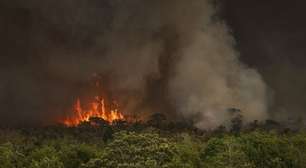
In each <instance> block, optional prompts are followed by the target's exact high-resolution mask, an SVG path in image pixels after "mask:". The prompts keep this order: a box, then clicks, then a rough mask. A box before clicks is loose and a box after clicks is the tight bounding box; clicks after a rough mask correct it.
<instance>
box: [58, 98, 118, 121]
mask: <svg viewBox="0 0 306 168" xmlns="http://www.w3.org/2000/svg"><path fill="white" fill-rule="evenodd" d="M114 104H115V103H114ZM73 111H74V113H73V114H72V116H70V117H67V118H66V119H64V121H63V123H64V124H65V125H66V126H77V125H79V124H80V123H81V122H84V121H89V120H90V118H92V117H96V118H101V119H103V120H106V121H108V122H110V123H112V122H113V121H115V120H124V116H123V115H122V113H120V112H119V110H118V105H116V104H115V107H108V106H106V103H105V99H103V98H102V97H99V96H96V97H95V100H94V101H92V102H91V103H90V104H89V108H88V109H87V110H85V109H84V108H83V107H82V104H81V100H80V99H79V98H78V99H77V100H76V102H75V104H74V108H73Z"/></svg>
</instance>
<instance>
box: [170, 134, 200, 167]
mask: <svg viewBox="0 0 306 168" xmlns="http://www.w3.org/2000/svg"><path fill="white" fill-rule="evenodd" d="M200 148H201V143H200V142H196V140H195V139H194V138H192V137H191V136H190V135H189V134H182V140H181V141H180V142H178V143H177V144H176V149H177V155H175V157H174V160H173V161H172V166H173V167H176V168H196V167H201V161H200V157H199V156H200Z"/></svg>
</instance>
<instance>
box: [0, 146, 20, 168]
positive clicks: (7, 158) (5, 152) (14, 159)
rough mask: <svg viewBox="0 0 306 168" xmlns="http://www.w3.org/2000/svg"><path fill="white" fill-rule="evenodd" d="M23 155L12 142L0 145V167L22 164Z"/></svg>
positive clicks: (16, 167)
mask: <svg viewBox="0 0 306 168" xmlns="http://www.w3.org/2000/svg"><path fill="white" fill-rule="evenodd" d="M24 158H25V157H24V155H23V154H21V153H19V152H17V151H16V150H15V149H14V146H13V144H12V143H5V144H2V145H0V168H19V167H22V166H23V164H24Z"/></svg>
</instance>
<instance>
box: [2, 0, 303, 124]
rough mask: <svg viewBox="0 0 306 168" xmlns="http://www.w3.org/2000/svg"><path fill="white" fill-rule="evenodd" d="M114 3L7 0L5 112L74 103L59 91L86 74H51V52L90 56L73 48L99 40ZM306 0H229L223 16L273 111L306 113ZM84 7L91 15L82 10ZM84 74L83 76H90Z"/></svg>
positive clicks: (4, 4) (85, 47)
mask: <svg viewBox="0 0 306 168" xmlns="http://www.w3.org/2000/svg"><path fill="white" fill-rule="evenodd" d="M64 2H65V3H64ZM72 2H73V3H72ZM109 2H110V1H107V0H100V1H84V0H75V1H69V0H66V1H63V3H57V2H55V1H53V0H45V1H38V0H29V1H24V0H1V1H0V35H1V36H0V50H1V55H0V76H1V80H0V92H1V95H0V104H1V105H3V104H5V106H2V108H1V113H0V117H1V118H2V119H3V118H4V120H5V119H8V121H9V120H10V119H11V118H14V117H15V114H14V113H10V112H8V111H20V109H23V110H21V111H22V112H20V113H19V115H20V116H21V118H23V117H28V116H29V115H32V113H27V110H25V109H31V110H33V109H35V110H36V111H43V110H45V106H46V103H51V104H53V105H52V106H53V107H57V106H59V109H55V111H56V110H60V108H61V107H60V106H62V105H63V104H62V105H59V103H58V102H59V100H58V99H60V100H61V101H62V102H66V103H67V102H68V103H71V102H69V100H70V99H68V101H67V97H65V96H59V97H57V96H56V94H57V93H59V92H60V93H65V94H63V95H71V94H74V92H73V90H74V89H73V88H71V83H78V81H77V79H75V78H74V76H73V75H69V76H70V78H69V79H67V78H65V79H63V78H62V76H61V75H62V74H61V73H64V72H62V71H61V73H59V74H56V73H50V71H49V70H48V67H47V65H48V64H47V62H48V61H50V60H48V54H49V53H52V52H58V53H59V56H58V57H60V54H64V55H65V58H66V60H65V61H64V63H66V62H69V59H73V60H74V62H79V63H81V62H82V61H83V60H82V59H83V58H82V57H78V59H77V60H75V58H74V57H72V56H69V55H73V54H75V53H78V54H80V55H86V53H87V52H88V51H91V48H92V46H95V43H96V41H95V38H96V36H97V35H99V36H103V34H104V32H103V30H107V29H108V20H111V18H112V16H111V15H110V14H109V13H110V12H109V11H110V10H111V5H110V3H109ZM71 4H75V5H71ZM305 6H306V1H304V0H290V1H282V0H223V5H222V8H221V12H222V17H223V18H224V20H225V21H226V22H227V23H228V25H229V27H230V28H231V29H232V31H233V35H234V36H235V38H236V40H237V48H238V50H239V51H240V53H241V56H240V59H241V60H242V61H243V62H245V63H246V64H248V65H249V66H251V67H253V68H256V69H257V70H258V71H259V72H260V73H261V74H262V76H263V78H264V80H265V81H266V83H267V85H268V86H269V88H270V89H269V90H270V91H269V92H270V95H271V112H270V113H273V114H276V116H280V114H282V112H284V113H285V114H290V116H301V115H303V116H306V112H305V110H306V94H305V93H306V58H305V56H306V45H305V44H306V22H305V17H306V12H305ZM72 9H73V10H72ZM75 9H76V10H75ZM78 10H80V11H82V13H83V14H84V15H82V16H78V14H80V13H79V12H78ZM54 11H55V12H54ZM52 12H53V13H52ZM84 12H85V13H84ZM98 15H99V16H100V17H96V16H98ZM77 16H78V17H77ZM83 16H84V17H83ZM75 18H79V19H80V20H76V19H75ZM100 50H101V51H97V52H103V48H101V49H100ZM50 55H51V54H50ZM53 55H54V53H53ZM55 55H56V54H55ZM93 55H94V54H93ZM90 59H95V58H90ZM64 63H63V64H64ZM82 63H83V62H82ZM84 66H86V65H84ZM70 67H74V66H73V65H72V66H70ZM84 69H88V67H85V68H84ZM89 69H90V68H89ZM90 70H92V71H94V69H90ZM52 72H57V71H52ZM82 73H84V74H79V73H78V75H81V76H82V75H84V76H87V75H88V74H86V72H82ZM63 76H64V75H63ZM74 86H75V87H77V86H78V85H77V84H75V85H74ZM23 88H27V89H23ZM45 92H48V96H44V93H45ZM29 94H33V100H29V99H28V97H29ZM34 97H35V98H38V99H35V98H34ZM55 99H56V100H55ZM52 110H53V109H52ZM3 114H4V115H3ZM291 114H292V115H291ZM35 115H36V116H35V118H40V117H39V116H38V117H37V115H42V117H44V116H43V114H39V113H36V114H35ZM17 122H18V121H17Z"/></svg>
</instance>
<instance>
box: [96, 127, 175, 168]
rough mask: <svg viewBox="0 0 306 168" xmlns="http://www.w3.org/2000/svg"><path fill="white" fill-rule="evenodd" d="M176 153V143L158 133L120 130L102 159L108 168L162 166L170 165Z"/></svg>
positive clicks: (158, 167) (159, 167) (149, 167)
mask: <svg viewBox="0 0 306 168" xmlns="http://www.w3.org/2000/svg"><path fill="white" fill-rule="evenodd" d="M174 155H175V146H174V144H173V143H172V142H170V141H169V140H167V139H165V138H161V137H159V135H157V134H148V133H146V134H136V133H133V132H131V133H127V132H120V133H117V134H116V135H115V138H114V140H113V142H111V143H110V144H108V145H107V147H106V148H105V152H104V154H103V156H102V157H101V160H102V163H103V166H104V167H107V168H120V167H122V168H123V167H124V168H132V167H133V168H138V167H139V168H162V167H167V166H169V164H170V163H171V161H172V160H173V158H174ZM91 163H92V162H90V164H91Z"/></svg>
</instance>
